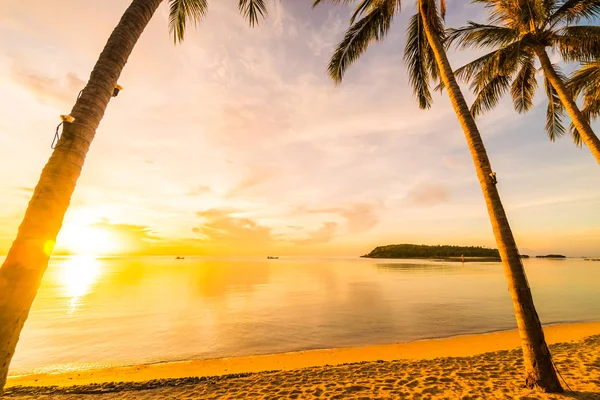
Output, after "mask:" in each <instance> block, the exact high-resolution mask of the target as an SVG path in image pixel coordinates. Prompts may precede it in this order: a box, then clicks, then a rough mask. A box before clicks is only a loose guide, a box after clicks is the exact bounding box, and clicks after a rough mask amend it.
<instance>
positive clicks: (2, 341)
mask: <svg viewBox="0 0 600 400" xmlns="http://www.w3.org/2000/svg"><path fill="white" fill-rule="evenodd" d="M161 2H162V0H133V2H132V3H131V5H130V6H129V8H128V9H127V10H126V11H125V14H124V15H123V17H122V18H121V20H120V21H119V24H118V25H117V27H116V28H115V30H114V31H113V32H112V34H111V35H110V38H109V39H108V42H107V43H106V46H105V47H104V50H103V51H102V53H101V54H100V57H99V59H98V61H97V63H96V65H95V66H94V70H93V71H92V74H91V76H90V80H89V81H88V84H87V85H86V87H85V88H84V90H83V92H82V93H81V96H80V97H79V99H78V100H77V102H76V103H75V106H74V107H73V110H72V111H71V115H72V116H73V117H75V121H74V122H73V123H65V124H64V125H63V132H62V138H61V139H60V141H59V143H58V145H57V147H56V149H55V150H54V152H53V153H52V156H51V157H50V159H49V161H48V163H47V164H46V166H45V167H44V169H43V170H42V174H41V176H40V179H39V181H38V184H37V186H36V188H35V190H34V192H33V196H32V198H31V200H30V202H29V205H28V207H27V211H26V213H25V217H24V218H23V221H22V222H21V226H20V227H19V231H18V234H17V238H16V239H15V241H14V242H13V244H12V247H11V248H10V251H9V253H8V255H7V257H6V260H5V261H4V264H3V265H2V267H1V268H0V394H1V393H2V389H3V388H4V385H5V384H6V377H7V375H8V368H9V365H10V361H11V359H12V356H13V354H14V351H15V348H16V346H17V342H18V340H19V335H20V333H21V330H22V329H23V325H24V324H25V320H26V319H27V316H28V315H29V310H30V308H31V304H32V303H33V300H34V299H35V296H36V294H37V291H38V288H39V285H40V282H41V279H42V276H43V275H44V272H45V270H46V268H47V266H48V260H49V258H50V254H51V253H52V248H53V247H54V243H55V241H56V236H57V235H58V232H59V231H60V228H61V226H62V222H63V218H64V215H65V213H66V211H67V208H68V207H69V203H70V201H71V195H72V194H73V191H74V190H75V185H76V183H77V179H78V178H79V175H80V174H81V169H82V168H83V163H84V160H85V156H86V154H87V152H88V150H89V147H90V144H91V143H92V140H93V139H94V135H95V133H96V129H97V128H98V125H99V124H100V120H101V119H102V117H103V115H104V111H105V110H106V107H107V106H108V102H109V100H110V98H111V96H112V93H113V89H114V87H115V85H116V84H117V80H118V78H119V75H120V74H121V71H122V70H123V67H124V66H125V63H126V62H127V59H128V58H129V55H130V54H131V52H132V50H133V48H134V46H135V44H136V42H137V41H138V39H139V37H140V35H141V34H142V32H143V30H144V28H145V27H146V25H147V24H148V22H149V21H150V19H151V18H152V16H153V15H154V12H155V11H156V9H157V8H158V6H159V5H160V3H161Z"/></svg>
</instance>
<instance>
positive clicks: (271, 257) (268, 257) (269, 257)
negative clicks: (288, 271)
mask: <svg viewBox="0 0 600 400" xmlns="http://www.w3.org/2000/svg"><path fill="white" fill-rule="evenodd" d="M267 259H269V260H278V259H279V257H273V256H267Z"/></svg>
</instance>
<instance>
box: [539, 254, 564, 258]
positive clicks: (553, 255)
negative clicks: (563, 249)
mask: <svg viewBox="0 0 600 400" xmlns="http://www.w3.org/2000/svg"><path fill="white" fill-rule="evenodd" d="M535 258H567V257H566V256H563V255H562V254H546V255H545V256H535Z"/></svg>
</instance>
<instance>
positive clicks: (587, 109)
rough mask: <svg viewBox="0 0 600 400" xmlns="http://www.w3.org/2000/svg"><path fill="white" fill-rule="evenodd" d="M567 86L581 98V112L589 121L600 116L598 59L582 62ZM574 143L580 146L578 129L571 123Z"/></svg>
mask: <svg viewBox="0 0 600 400" xmlns="http://www.w3.org/2000/svg"><path fill="white" fill-rule="evenodd" d="M567 87H568V88H569V90H570V91H571V93H572V94H573V97H575V98H577V97H579V96H581V97H582V98H583V107H582V109H581V113H582V114H583V116H584V117H585V118H586V120H587V121H588V122H589V121H591V120H592V119H596V118H598V117H600V60H594V61H592V62H587V63H584V64H583V65H582V66H581V67H580V68H579V69H578V70H576V71H575V72H574V73H573V74H572V75H571V77H570V79H569V81H568V83H567ZM569 131H570V132H571V135H572V137H573V141H574V142H575V144H577V145H579V146H581V137H580V135H579V131H578V130H577V129H576V128H575V126H574V125H573V124H571V126H570V127H569Z"/></svg>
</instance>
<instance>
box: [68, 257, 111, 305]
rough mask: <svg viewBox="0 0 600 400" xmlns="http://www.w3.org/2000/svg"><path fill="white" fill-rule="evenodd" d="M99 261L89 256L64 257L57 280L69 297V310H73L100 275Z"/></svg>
mask: <svg viewBox="0 0 600 400" xmlns="http://www.w3.org/2000/svg"><path fill="white" fill-rule="evenodd" d="M100 264H101V263H100V261H99V260H97V259H96V258H94V257H91V256H76V257H72V258H68V259H65V260H64V261H63V263H62V265H61V270H60V275H59V277H60V278H59V282H60V284H61V285H62V286H63V290H64V294H65V295H66V296H67V297H70V298H71V299H70V300H69V312H70V313H72V312H73V311H75V309H76V308H77V306H78V305H79V301H80V299H81V297H83V296H85V295H86V294H88V293H89V292H90V290H91V288H92V285H93V284H94V283H95V282H96V281H97V280H98V278H99V276H100V270H101V265H100Z"/></svg>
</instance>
